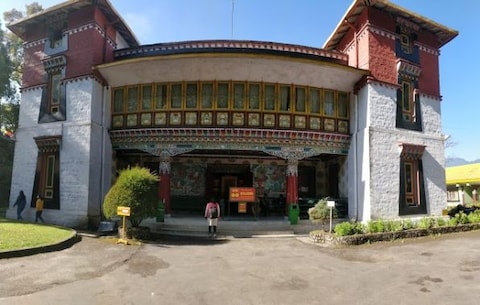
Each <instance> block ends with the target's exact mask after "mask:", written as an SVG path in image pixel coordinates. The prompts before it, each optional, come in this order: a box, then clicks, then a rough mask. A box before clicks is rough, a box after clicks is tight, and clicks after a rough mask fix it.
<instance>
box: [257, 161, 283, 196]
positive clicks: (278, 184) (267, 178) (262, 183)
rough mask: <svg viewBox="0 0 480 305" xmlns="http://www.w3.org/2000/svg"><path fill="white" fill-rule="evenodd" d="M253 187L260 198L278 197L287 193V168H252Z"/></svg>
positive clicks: (276, 166)
mask: <svg viewBox="0 0 480 305" xmlns="http://www.w3.org/2000/svg"><path fill="white" fill-rule="evenodd" d="M252 171H253V177H254V178H253V187H254V188H255V191H256V194H257V196H258V197H277V196H278V195H279V194H283V195H285V192H286V190H287V189H286V176H285V172H286V167H285V166H280V165H257V166H254V167H253V168H252Z"/></svg>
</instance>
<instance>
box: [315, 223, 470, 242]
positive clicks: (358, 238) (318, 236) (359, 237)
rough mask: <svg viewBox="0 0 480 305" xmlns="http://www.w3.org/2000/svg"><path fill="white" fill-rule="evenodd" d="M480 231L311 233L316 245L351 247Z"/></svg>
mask: <svg viewBox="0 0 480 305" xmlns="http://www.w3.org/2000/svg"><path fill="white" fill-rule="evenodd" d="M478 229H480V223H470V224H459V225H456V226H444V227H434V228H429V229H408V230H402V231H395V232H381V233H364V234H354V235H348V236H336V235H334V234H333V233H328V232H324V231H321V230H316V231H312V232H310V238H311V239H312V240H313V242H314V243H321V244H325V245H328V246H351V245H361V244H365V243H373V242H379V241H392V240H396V239H405V238H416V237H422V236H428V235H437V234H447V233H455V232H465V231H472V230H478Z"/></svg>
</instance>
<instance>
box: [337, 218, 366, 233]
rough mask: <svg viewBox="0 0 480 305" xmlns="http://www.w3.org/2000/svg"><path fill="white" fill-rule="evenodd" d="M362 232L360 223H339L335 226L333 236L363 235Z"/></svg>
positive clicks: (363, 228) (362, 227)
mask: <svg viewBox="0 0 480 305" xmlns="http://www.w3.org/2000/svg"><path fill="white" fill-rule="evenodd" d="M364 231H365V227H364V226H363V225H362V224H361V223H358V222H353V221H345V222H341V223H339V224H337V225H336V226H335V235H337V236H348V235H355V234H363V233H364Z"/></svg>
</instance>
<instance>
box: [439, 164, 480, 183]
mask: <svg viewBox="0 0 480 305" xmlns="http://www.w3.org/2000/svg"><path fill="white" fill-rule="evenodd" d="M445 176H446V180H447V185H454V184H467V183H471V184H480V163H475V164H467V165H460V166H452V167H447V168H446V169H445Z"/></svg>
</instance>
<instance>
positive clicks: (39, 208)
mask: <svg viewBox="0 0 480 305" xmlns="http://www.w3.org/2000/svg"><path fill="white" fill-rule="evenodd" d="M44 203H45V201H44V200H43V198H42V196H40V195H37V201H36V202H35V222H38V220H39V219H40V221H42V222H43V223H45V221H44V220H43V217H42V213H43V205H44Z"/></svg>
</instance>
